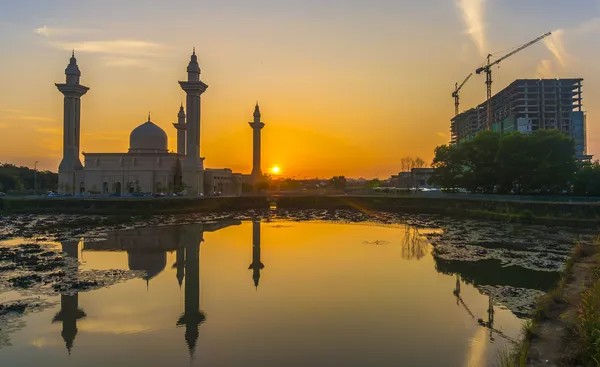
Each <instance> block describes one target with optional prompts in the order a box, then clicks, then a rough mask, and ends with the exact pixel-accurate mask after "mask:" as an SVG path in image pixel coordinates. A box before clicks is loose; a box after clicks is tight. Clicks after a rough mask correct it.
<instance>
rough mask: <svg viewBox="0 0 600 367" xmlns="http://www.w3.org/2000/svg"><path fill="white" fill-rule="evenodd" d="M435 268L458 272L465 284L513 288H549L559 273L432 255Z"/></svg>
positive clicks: (452, 272)
mask: <svg viewBox="0 0 600 367" xmlns="http://www.w3.org/2000/svg"><path fill="white" fill-rule="evenodd" d="M433 259H434V261H435V269H436V270H437V271H438V272H440V273H442V274H449V275H450V274H460V276H461V278H462V280H464V281H465V282H466V283H467V284H473V285H475V286H481V285H502V286H511V287H515V288H528V289H537V290H541V291H548V290H550V289H551V288H552V287H553V286H554V284H556V282H558V279H559V278H560V274H559V273H557V272H549V271H535V270H530V269H525V268H521V267H518V266H502V263H501V262H500V260H496V259H489V260H479V261H468V260H465V261H458V260H445V259H441V258H439V257H437V256H434V257H433Z"/></svg>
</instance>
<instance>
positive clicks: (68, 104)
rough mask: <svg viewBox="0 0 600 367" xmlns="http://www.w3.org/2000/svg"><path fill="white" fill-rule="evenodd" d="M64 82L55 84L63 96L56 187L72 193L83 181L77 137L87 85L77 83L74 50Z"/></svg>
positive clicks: (77, 75) (78, 72)
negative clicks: (59, 156) (61, 147)
mask: <svg viewBox="0 0 600 367" xmlns="http://www.w3.org/2000/svg"><path fill="white" fill-rule="evenodd" d="M65 75H66V82H65V83H64V84H58V83H57V84H56V87H57V88H58V90H59V91H60V92H61V93H62V94H63V95H64V96H65V99H64V100H65V102H64V114H63V116H64V118H63V119H64V120H63V158H62V161H61V162H60V165H59V166H58V189H59V191H60V192H62V193H71V194H74V193H75V190H76V187H79V185H80V182H83V165H82V164H81V161H80V160H79V137H80V135H81V130H80V127H81V119H80V117H81V96H83V95H84V94H86V93H87V91H88V90H89V88H88V87H86V86H83V85H81V84H79V78H80V77H81V71H79V67H78V66H77V60H76V59H75V51H73V54H72V55H71V60H70V62H69V65H67V68H66V69H65Z"/></svg>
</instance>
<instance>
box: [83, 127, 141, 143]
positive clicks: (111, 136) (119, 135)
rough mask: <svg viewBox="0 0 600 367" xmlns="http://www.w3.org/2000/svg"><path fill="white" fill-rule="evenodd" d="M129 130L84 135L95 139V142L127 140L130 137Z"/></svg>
mask: <svg viewBox="0 0 600 367" xmlns="http://www.w3.org/2000/svg"><path fill="white" fill-rule="evenodd" d="M129 133H130V131H129V130H106V131H97V132H93V133H83V136H85V137H91V138H94V140H109V141H110V140H117V141H121V140H126V139H127V138H128V137H129Z"/></svg>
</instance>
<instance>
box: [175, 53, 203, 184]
mask: <svg viewBox="0 0 600 367" xmlns="http://www.w3.org/2000/svg"><path fill="white" fill-rule="evenodd" d="M187 74H188V80H187V81H180V82H179V85H181V89H183V90H184V91H185V93H186V95H187V97H186V101H185V107H186V118H187V123H186V128H187V144H186V157H185V161H184V164H183V182H184V183H185V184H186V186H188V193H189V194H191V195H196V194H200V193H202V192H203V180H202V170H203V164H202V163H203V160H204V159H203V158H201V157H200V112H201V110H200V96H201V95H202V93H204V92H205V91H206V88H208V85H206V84H204V83H203V82H202V81H201V80H200V65H198V57H197V56H196V49H195V48H194V53H193V54H192V57H191V59H190V63H189V65H188V67H187Z"/></svg>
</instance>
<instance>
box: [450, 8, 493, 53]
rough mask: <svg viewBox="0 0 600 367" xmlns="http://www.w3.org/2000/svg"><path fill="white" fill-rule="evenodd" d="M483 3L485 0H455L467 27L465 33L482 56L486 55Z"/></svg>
mask: <svg viewBox="0 0 600 367" xmlns="http://www.w3.org/2000/svg"><path fill="white" fill-rule="evenodd" d="M484 3H485V0H457V3H456V5H457V6H458V8H459V9H460V11H461V15H462V20H463V22H464V23H465V26H466V27H467V29H466V33H467V34H468V35H469V36H470V37H471V39H472V40H473V43H475V46H477V50H478V51H479V54H480V55H481V56H482V57H485V56H486V55H487V51H486V39H485V9H484Z"/></svg>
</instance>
